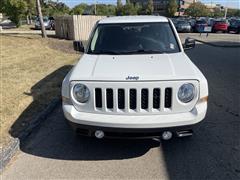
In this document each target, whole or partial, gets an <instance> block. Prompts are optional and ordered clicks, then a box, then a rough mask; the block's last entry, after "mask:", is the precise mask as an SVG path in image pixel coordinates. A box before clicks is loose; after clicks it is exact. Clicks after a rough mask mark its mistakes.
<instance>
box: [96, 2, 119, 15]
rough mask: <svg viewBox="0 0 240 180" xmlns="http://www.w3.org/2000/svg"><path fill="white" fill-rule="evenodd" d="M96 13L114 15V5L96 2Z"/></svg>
mask: <svg viewBox="0 0 240 180" xmlns="http://www.w3.org/2000/svg"><path fill="white" fill-rule="evenodd" d="M96 6H97V15H99V16H112V15H115V11H116V6H114V5H112V4H97V5H96Z"/></svg>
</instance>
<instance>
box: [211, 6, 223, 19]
mask: <svg viewBox="0 0 240 180" xmlns="http://www.w3.org/2000/svg"><path fill="white" fill-rule="evenodd" d="M213 15H214V17H223V16H224V11H221V9H220V8H217V7H216V8H214V9H213Z"/></svg>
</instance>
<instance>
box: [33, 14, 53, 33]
mask: <svg viewBox="0 0 240 180" xmlns="http://www.w3.org/2000/svg"><path fill="white" fill-rule="evenodd" d="M43 24H44V27H45V29H47V30H50V29H53V30H54V29H55V23H54V18H53V17H43ZM35 29H41V24H40V19H39V17H37V19H36V22H35Z"/></svg>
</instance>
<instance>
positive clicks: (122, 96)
mask: <svg viewBox="0 0 240 180" xmlns="http://www.w3.org/2000/svg"><path fill="white" fill-rule="evenodd" d="M161 93H164V95H163V96H161ZM161 97H164V99H163V100H162V101H161ZM95 107H96V109H97V110H100V111H101V110H103V111H106V110H109V111H122V112H129V111H132V112H141V111H144V112H147V111H149V112H150V111H152V110H157V111H160V110H161V107H162V108H171V107H172V88H164V89H160V88H153V89H149V88H142V89H134V88H130V89H123V88H119V89H112V88H106V89H101V88H95Z"/></svg>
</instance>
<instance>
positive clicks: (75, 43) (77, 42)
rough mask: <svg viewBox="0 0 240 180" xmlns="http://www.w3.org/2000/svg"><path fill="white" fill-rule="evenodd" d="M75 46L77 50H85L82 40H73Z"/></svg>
mask: <svg viewBox="0 0 240 180" xmlns="http://www.w3.org/2000/svg"><path fill="white" fill-rule="evenodd" d="M73 48H74V50H75V51H79V52H84V46H83V42H82V41H73Z"/></svg>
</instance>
